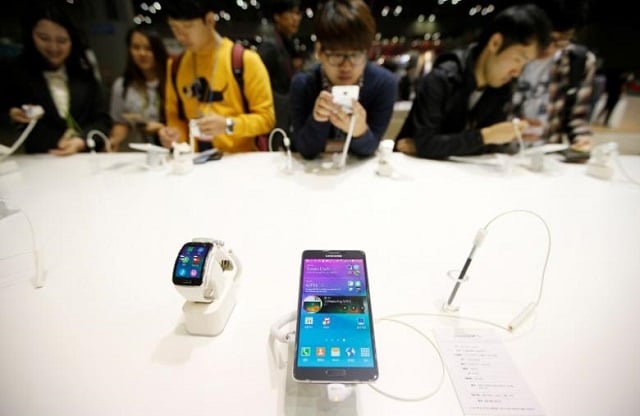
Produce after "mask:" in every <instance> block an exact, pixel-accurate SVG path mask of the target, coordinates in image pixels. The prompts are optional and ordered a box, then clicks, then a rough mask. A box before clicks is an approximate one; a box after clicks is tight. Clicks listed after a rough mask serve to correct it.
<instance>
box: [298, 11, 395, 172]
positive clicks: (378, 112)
mask: <svg viewBox="0 0 640 416" xmlns="http://www.w3.org/2000/svg"><path fill="white" fill-rule="evenodd" d="M314 33H315V34H316V37H317V43H316V51H317V57H318V60H319V63H318V64H315V65H314V66H313V67H312V68H311V69H310V70H309V71H307V72H299V73H297V74H295V75H294V77H293V79H292V82H291V91H290V95H291V119H292V125H293V140H292V142H293V148H294V150H296V151H298V152H299V153H300V154H301V155H302V156H303V157H304V158H307V159H313V158H315V157H316V156H318V155H319V154H320V153H322V152H331V151H341V150H342V148H343V146H344V141H345V139H346V137H347V134H348V131H349V125H350V121H351V118H352V117H355V124H354V127H353V134H352V141H351V143H350V146H349V149H348V150H349V152H350V153H352V154H354V155H357V156H363V157H364V156H370V155H372V154H373V153H374V152H375V151H376V149H377V148H378V144H379V142H380V139H381V137H382V135H383V134H384V132H385V130H386V129H387V126H388V125H389V122H390V120H391V115H392V113H393V104H394V102H395V101H396V95H397V83H396V79H395V77H394V76H393V74H391V73H390V72H389V71H388V70H386V69H384V68H381V67H379V66H377V65H375V64H373V63H371V62H369V61H368V59H367V53H368V51H369V48H370V47H371V44H372V42H373V38H374V35H375V33H376V25H375V20H374V19H373V16H372V15H371V11H370V9H369V7H368V6H367V5H366V4H365V3H364V2H363V1H362V0H330V1H327V2H325V3H323V4H320V6H319V7H318V10H317V13H316V17H315V21H314ZM335 85H359V86H360V94H359V98H358V99H357V100H353V103H352V104H353V115H350V114H348V113H347V112H346V111H344V109H343V108H342V107H341V106H340V105H337V104H335V103H334V102H333V98H334V97H333V96H332V95H331V87H332V86H335Z"/></svg>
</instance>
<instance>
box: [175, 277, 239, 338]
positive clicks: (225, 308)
mask: <svg viewBox="0 0 640 416" xmlns="http://www.w3.org/2000/svg"><path fill="white" fill-rule="evenodd" d="M236 295H237V285H236V283H235V282H233V281H232V282H229V284H228V285H226V287H225V290H224V291H223V292H222V294H221V296H220V297H219V298H217V299H216V300H214V301H213V302H211V303H202V302H191V301H186V302H185V303H184V304H183V305H182V312H183V313H184V325H185V327H186V329H187V332H188V333H190V334H192V335H205V336H210V337H213V336H216V335H218V334H220V333H221V332H222V330H223V329H224V327H225V326H226V325H227V322H228V321H229V317H230V316H231V312H233V308H234V307H235V306H236V300H237V298H236Z"/></svg>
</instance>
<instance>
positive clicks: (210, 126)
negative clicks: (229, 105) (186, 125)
mask: <svg viewBox="0 0 640 416" xmlns="http://www.w3.org/2000/svg"><path fill="white" fill-rule="evenodd" d="M196 123H197V124H198V129H199V130H200V134H201V136H202V139H203V140H206V141H211V138H212V137H216V136H218V135H220V134H223V133H224V132H225V130H226V128H227V120H226V117H223V116H221V115H220V114H217V113H208V114H205V115H203V116H202V117H200V118H198V119H196ZM196 138H197V139H201V138H200V137H196Z"/></svg>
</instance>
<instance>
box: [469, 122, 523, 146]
mask: <svg viewBox="0 0 640 416" xmlns="http://www.w3.org/2000/svg"><path fill="white" fill-rule="evenodd" d="M528 126H529V123H527V122H526V121H524V120H520V121H519V122H517V123H513V122H511V121H503V122H501V123H496V124H493V125H491V126H489V127H485V128H483V129H481V130H480V133H481V134H482V141H483V142H484V144H505V143H509V142H511V141H513V139H515V138H516V131H515V129H518V131H519V132H520V134H522V133H523V132H524V130H525V129H526V128H527V127H528Z"/></svg>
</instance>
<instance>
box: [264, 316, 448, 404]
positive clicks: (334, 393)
mask: <svg viewBox="0 0 640 416" xmlns="http://www.w3.org/2000/svg"><path fill="white" fill-rule="evenodd" d="M406 315H407V314H400V315H392V316H387V317H383V318H379V319H376V322H380V321H388V322H392V323H396V324H399V325H403V326H405V327H407V328H409V329H411V330H412V331H415V332H417V333H418V334H419V335H420V336H422V337H423V338H424V339H425V340H426V341H427V342H428V343H429V344H431V346H432V347H433V348H434V350H435V351H436V353H437V355H438V358H439V360H440V376H439V379H438V383H437V385H436V387H435V389H433V390H432V391H430V392H427V393H425V394H422V395H420V396H417V397H404V396H398V395H395V394H392V393H389V392H387V391H384V390H382V389H381V388H379V387H377V386H375V385H374V384H370V383H365V384H367V385H368V386H369V387H371V389H373V390H375V391H376V392H378V393H380V394H382V395H383V396H386V397H389V398H391V399H394V400H399V401H404V402H416V401H422V400H426V399H428V398H430V397H432V396H434V395H435V394H436V393H437V392H438V391H439V390H440V388H441V387H442V384H443V383H444V378H445V365H444V360H443V358H442V354H441V353H440V350H439V349H438V347H437V345H436V344H435V343H434V342H433V341H432V340H431V338H429V337H428V336H427V334H425V333H424V332H423V331H421V330H419V329H418V328H416V327H415V326H413V325H411V324H409V323H407V322H404V321H401V320H399V319H397V318H398V317H400V316H406ZM295 322H296V312H295V311H291V312H289V313H287V314H286V315H283V316H282V317H281V318H279V319H278V320H277V321H276V322H274V323H273V325H272V326H271V329H270V331H269V338H270V342H269V344H270V347H271V349H272V352H273V358H274V361H275V362H276V365H277V367H278V368H284V366H285V361H284V360H282V359H281V358H280V356H279V355H278V354H277V352H276V350H275V348H274V342H273V341H279V342H281V343H283V344H286V345H288V344H293V343H295V334H296V331H295V329H291V328H290V327H289V326H290V325H289V324H291V323H295ZM352 391H353V386H351V385H344V384H339V383H338V384H334V383H332V384H328V385H327V396H328V399H329V400H330V401H333V402H337V401H342V400H344V399H345V398H346V397H348V396H349V395H350V394H351V392H352Z"/></svg>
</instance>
